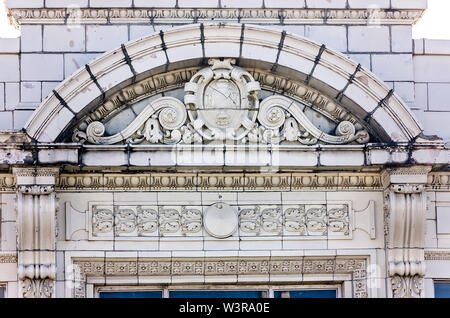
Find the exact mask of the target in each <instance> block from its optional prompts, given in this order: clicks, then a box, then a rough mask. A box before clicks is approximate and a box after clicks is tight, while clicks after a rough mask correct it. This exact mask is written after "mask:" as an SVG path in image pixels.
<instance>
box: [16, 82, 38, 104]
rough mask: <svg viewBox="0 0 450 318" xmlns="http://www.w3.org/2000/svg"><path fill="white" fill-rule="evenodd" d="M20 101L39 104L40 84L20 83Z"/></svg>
mask: <svg viewBox="0 0 450 318" xmlns="http://www.w3.org/2000/svg"><path fill="white" fill-rule="evenodd" d="M20 101H21V102H26V103H27V102H30V103H31V102H37V103H39V102H40V101H41V82H22V83H20Z"/></svg>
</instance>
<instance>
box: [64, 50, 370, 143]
mask: <svg viewBox="0 0 450 318" xmlns="http://www.w3.org/2000/svg"><path fill="white" fill-rule="evenodd" d="M208 63H209V65H210V67H206V68H203V69H201V70H199V71H198V72H197V73H195V74H194V75H193V76H192V77H191V79H190V81H189V82H187V83H186V84H185V86H184V90H185V93H186V94H185V96H184V103H182V102H181V101H180V100H178V99H176V98H174V97H161V98H158V99H156V100H155V101H153V102H151V103H150V104H149V105H147V106H146V107H145V108H144V110H142V112H141V113H139V115H138V116H137V117H136V118H135V119H134V120H133V121H132V122H131V123H130V124H129V125H128V126H127V127H126V128H124V129H123V130H122V131H120V132H118V133H116V134H114V135H110V136H105V135H104V134H105V126H104V124H103V123H102V122H101V121H93V122H90V123H89V125H87V127H84V125H81V126H80V125H79V126H78V128H76V129H75V131H74V133H73V136H72V140H73V141H74V142H81V143H89V144H107V145H111V144H118V143H127V144H140V143H150V144H166V145H171V144H178V143H182V144H203V143H209V142H211V141H238V142H239V143H240V144H257V143H259V144H280V143H287V144H292V143H294V144H303V145H313V144H317V143H324V144H334V145H336V144H348V143H352V142H356V143H359V144H364V143H367V142H368V141H369V140H370V136H369V133H368V132H367V131H366V130H364V129H362V126H361V125H359V124H358V125H355V122H352V121H348V120H346V118H341V117H340V116H339V119H338V120H337V121H338V122H337V126H336V128H335V131H334V135H332V134H328V133H327V132H325V131H323V130H321V129H319V128H318V127H316V126H315V125H314V124H313V122H312V121H311V120H310V119H308V117H307V116H306V115H305V113H304V111H303V110H304V107H305V106H304V105H299V104H297V103H295V102H294V101H293V100H291V99H289V98H287V97H284V96H281V95H275V96H270V97H267V98H265V99H264V100H263V101H262V102H261V103H260V102H259V98H258V92H259V91H260V90H261V88H260V84H259V82H257V81H256V80H255V79H254V77H253V76H252V75H251V74H250V73H249V72H248V71H246V70H244V69H243V68H240V67H238V66H235V65H234V64H235V59H230V58H222V59H210V60H209V62H208ZM325 106H326V105H325ZM335 119H336V117H335Z"/></svg>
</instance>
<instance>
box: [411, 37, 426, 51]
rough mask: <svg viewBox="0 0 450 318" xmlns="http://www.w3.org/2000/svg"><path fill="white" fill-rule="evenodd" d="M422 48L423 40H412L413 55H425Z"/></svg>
mask: <svg viewBox="0 0 450 318" xmlns="http://www.w3.org/2000/svg"><path fill="white" fill-rule="evenodd" d="M424 47H425V44H424V39H414V40H413V48H414V50H413V52H414V54H416V55H419V54H424V53H425V51H424Z"/></svg>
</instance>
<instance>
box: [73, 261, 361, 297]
mask: <svg viewBox="0 0 450 318" xmlns="http://www.w3.org/2000/svg"><path fill="white" fill-rule="evenodd" d="M367 262H368V260H367V258H365V257H362V256H360V257H353V258H350V257H339V256H338V257H310V256H298V257H295V256H269V255H268V256H258V257H257V256H253V257H249V256H247V257H246V256H238V255H236V256H235V257H166V258H164V257H156V258H140V257H139V258H106V259H105V258H80V259H74V260H73V263H74V264H73V268H74V273H73V281H74V284H75V297H76V298H84V297H86V294H85V288H84V284H85V283H86V278H87V277H114V276H122V277H127V276H131V277H136V276H138V277H141V278H145V277H146V276H152V277H153V278H154V279H155V281H157V279H158V277H161V276H162V277H167V276H172V277H177V276H178V277H179V276H185V277H186V276H193V275H195V276H205V277H206V276H210V277H211V276H219V275H220V276H221V277H223V278H226V277H230V276H233V275H234V276H236V275H237V276H240V277H245V276H247V275H258V277H259V279H260V282H266V281H268V279H269V275H270V276H276V275H283V276H286V275H294V276H295V277H298V280H299V281H308V279H307V278H303V275H304V274H305V275H308V274H322V275H325V276H326V275H331V276H333V275H339V274H350V275H351V281H352V285H353V297H355V298H366V297H368V296H369V295H368V286H367V278H368V271H367Z"/></svg>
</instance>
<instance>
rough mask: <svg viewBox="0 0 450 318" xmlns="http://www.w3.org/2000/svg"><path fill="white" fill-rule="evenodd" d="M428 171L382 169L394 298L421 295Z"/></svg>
mask: <svg viewBox="0 0 450 318" xmlns="http://www.w3.org/2000/svg"><path fill="white" fill-rule="evenodd" d="M430 171H431V167H428V166H416V167H404V168H396V169H387V170H386V171H384V175H383V185H384V189H385V192H384V194H385V195H384V200H385V238H386V251H387V262H388V264H387V265H388V280H389V283H390V284H389V285H390V287H391V288H390V291H389V294H390V295H391V297H393V298H421V297H424V289H423V277H424V276H425V259H424V245H425V244H424V243H425V219H426V191H425V186H426V183H427V177H428V173H429V172H430Z"/></svg>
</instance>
